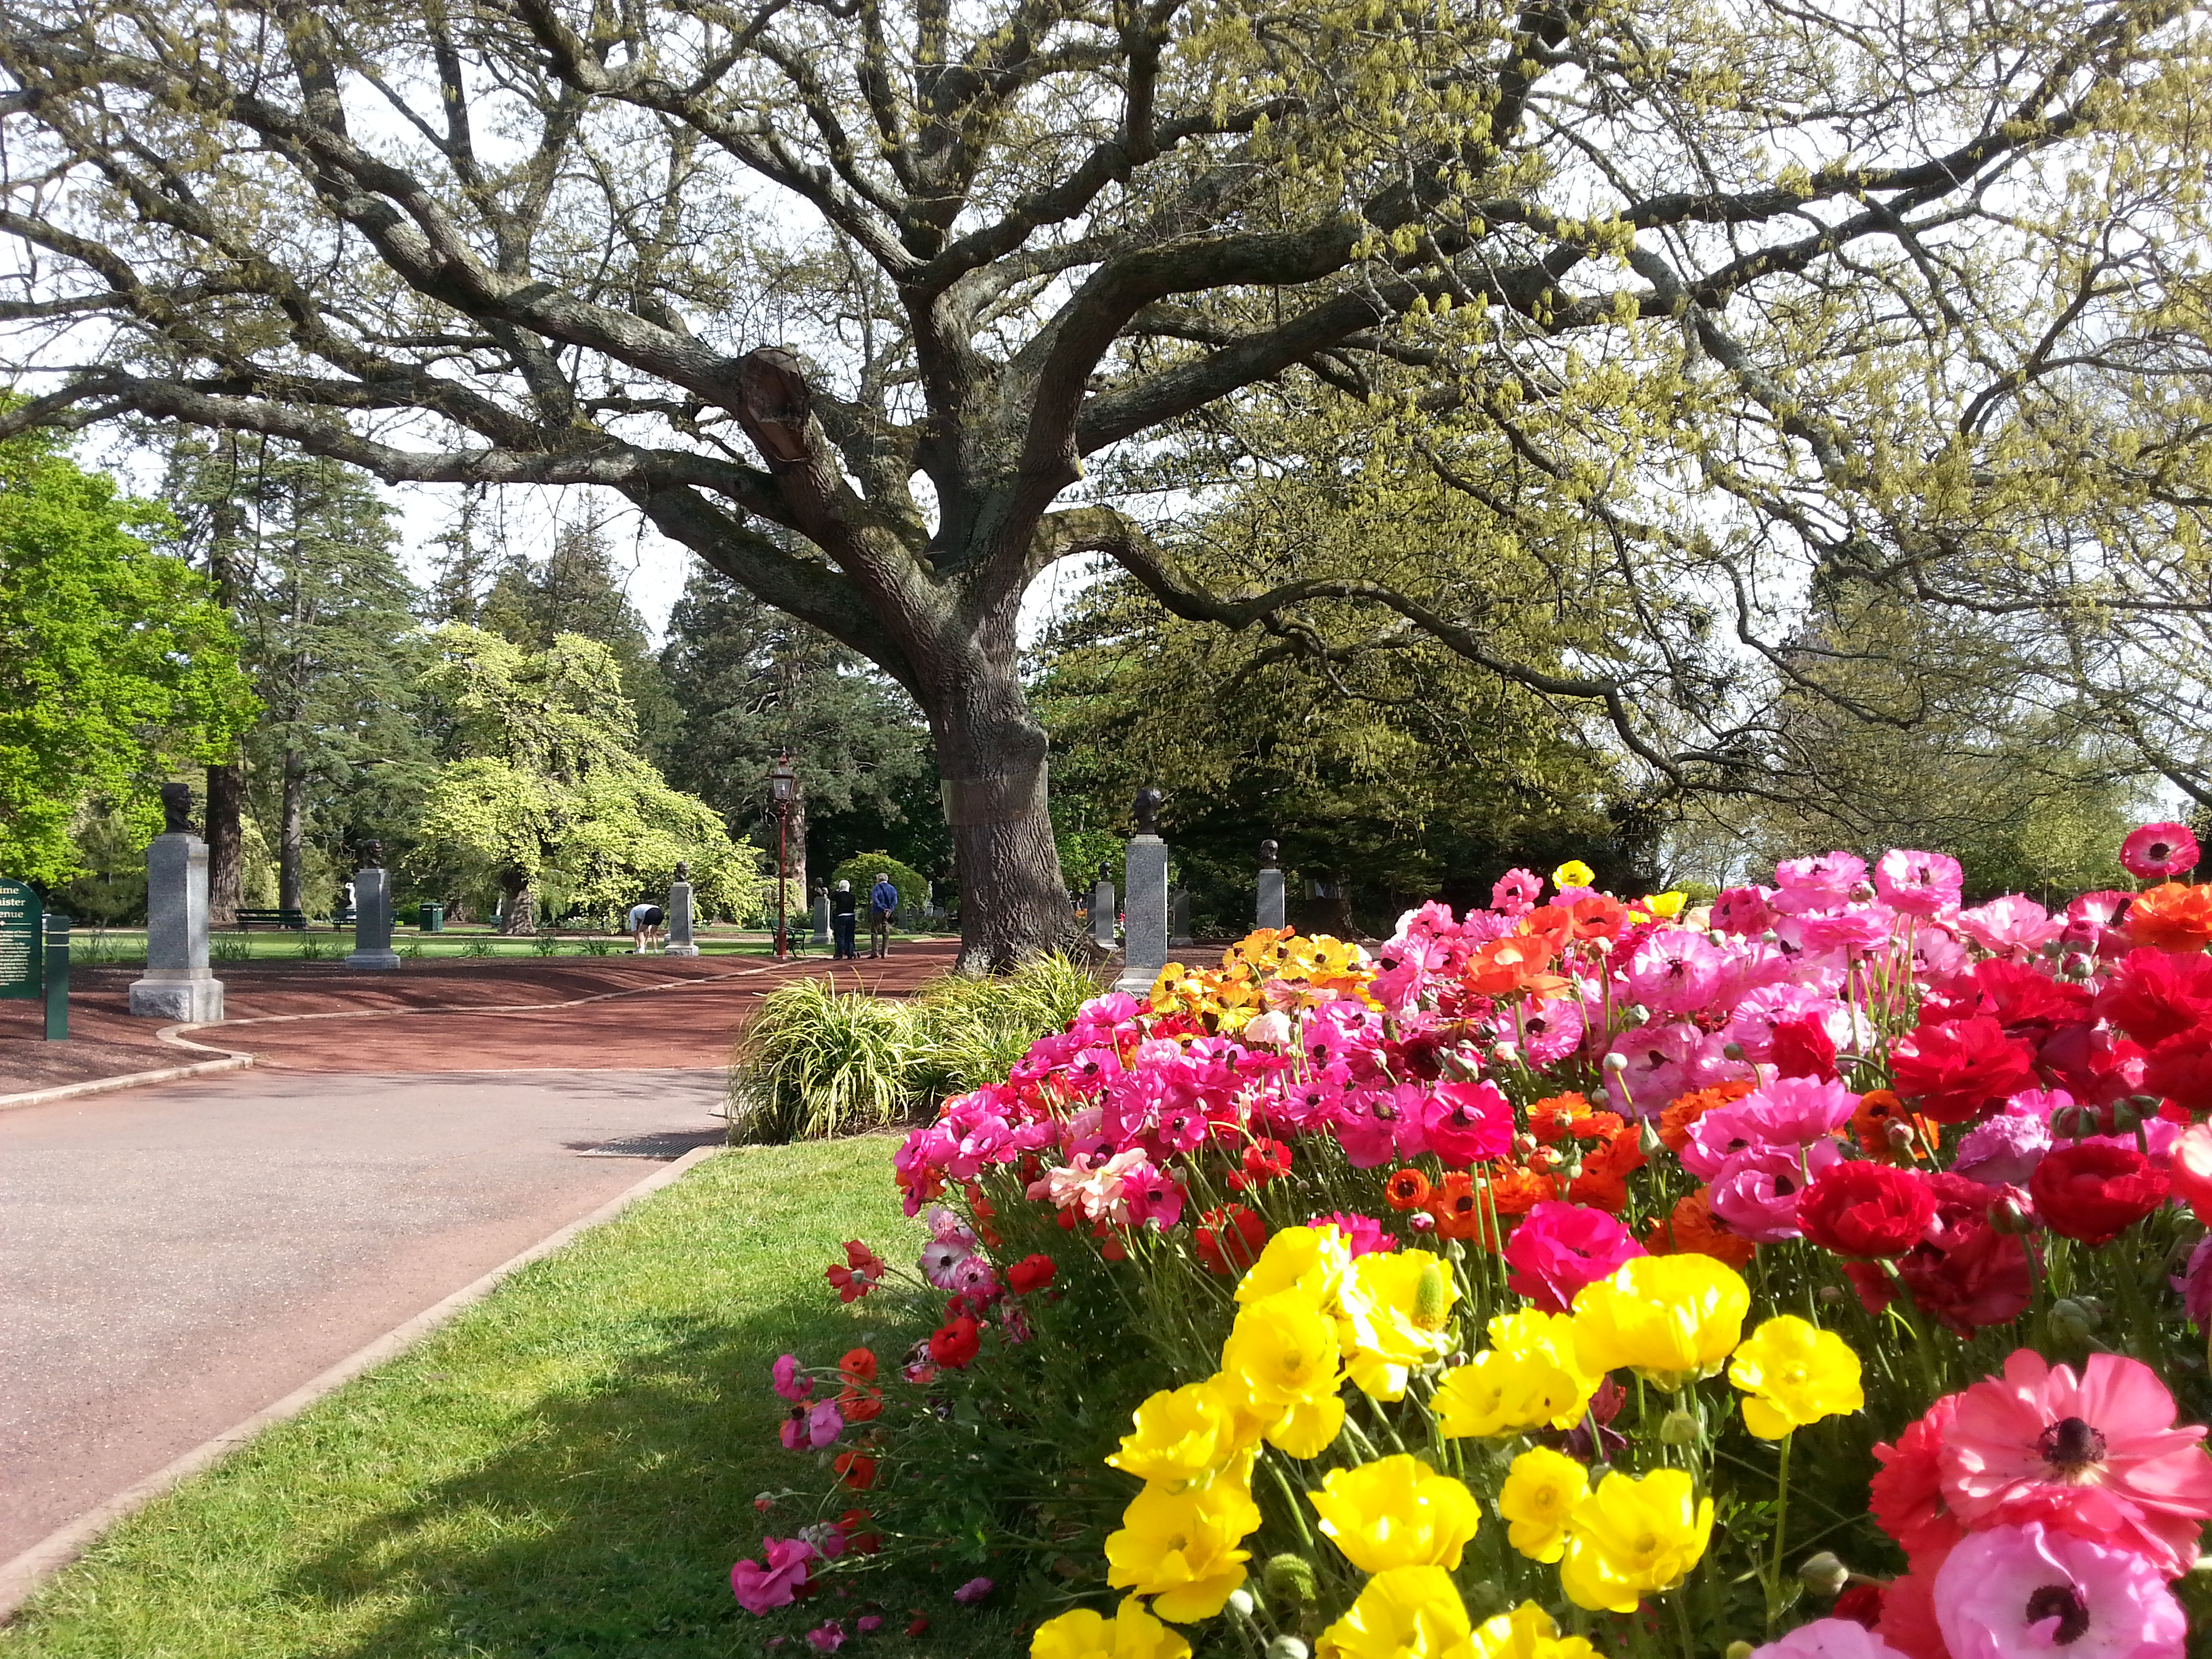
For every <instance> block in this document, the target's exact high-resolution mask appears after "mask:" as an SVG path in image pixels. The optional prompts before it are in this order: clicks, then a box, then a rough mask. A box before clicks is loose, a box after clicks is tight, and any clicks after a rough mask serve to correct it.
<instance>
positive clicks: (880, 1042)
mask: <svg viewBox="0 0 2212 1659" xmlns="http://www.w3.org/2000/svg"><path fill="white" fill-rule="evenodd" d="M1099 989H1100V987H1099V984H1098V981H1097V979H1095V978H1094V977H1093V976H1092V975H1091V973H1090V971H1089V970H1088V969H1085V968H1084V967H1082V966H1080V965H1079V964H1077V963H1071V962H1069V961H1068V960H1067V959H1066V958H1065V957H1054V956H1046V957H1036V958H1034V959H1032V960H1030V961H1029V962H1026V963H1023V964H1022V965H1021V966H1020V967H1019V968H1018V969H1015V970H1014V971H1013V972H1012V973H1011V974H1009V975H1006V976H1004V977H1002V978H969V977H968V976H966V975H958V974H953V975H946V976H945V978H943V979H940V980H938V981H934V982H933V983H932V984H930V985H928V986H926V987H923V988H922V989H921V991H919V992H918V993H916V994H915V996H914V997H913V998H912V999H910V1000H903V1001H901V1000H891V999H890V998H885V997H877V996H871V995H869V994H867V993H866V992H864V991H841V990H839V989H838V988H837V985H836V980H835V979H834V978H833V977H829V976H823V977H809V978H806V979H802V980H796V981H793V982H792V983H791V984H788V985H786V986H782V987H778V988H777V989H776V990H775V991H772V992H770V993H769V995H768V997H767V998H766V999H765V1000H763V1002H762V1004H761V1008H760V1012H758V1013H757V1014H755V1015H754V1016H753V1018H752V1021H751V1023H750V1024H748V1025H747V1026H746V1027H745V1030H744V1035H743V1036H740V1037H739V1038H738V1051H737V1054H736V1056H735V1058H734V1060H733V1062H732V1066H731V1071H730V1107H731V1121H732V1125H733V1126H734V1127H733V1128H732V1133H733V1135H734V1136H735V1137H736V1138H737V1139H740V1140H745V1141H760V1142H779V1141H787V1140H811V1139H821V1138H823V1137H825V1136H829V1135H842V1134H856V1133H863V1132H865V1131H866V1130H869V1129H878V1128H882V1127H885V1126H887V1125H889V1124H893V1123H898V1122H902V1121H906V1120H908V1119H909V1118H912V1117H914V1116H916V1115H919V1114H921V1113H923V1112H927V1111H928V1110H930V1109H933V1108H934V1107H935V1105H936V1104H937V1103H939V1101H941V1100H943V1099H944V1098H945V1097H946V1096H948V1095H954V1094H964V1093H967V1092H968V1091H970V1090H974V1089H980V1088H981V1087H982V1086H983V1085H985V1084H987V1083H991V1082H997V1081H1003V1080H1004V1079H1005V1078H1006V1070H1007V1068H1008V1067H1009V1066H1012V1064H1013V1063H1014V1061H1016V1060H1019V1059H1020V1058H1021V1057H1022V1055H1023V1054H1026V1053H1027V1052H1028V1051H1029V1047H1030V1044H1031V1043H1032V1042H1036V1039H1037V1038H1038V1037H1040V1036H1043V1035H1044V1034H1045V1033H1047V1032H1048V1031H1056V1030H1062V1029H1064V1028H1065V1027H1066V1024H1067V1022H1068V1021H1069V1020H1070V1019H1072V1018H1073V1017H1074V1014H1075V1011H1076V1009H1077V1008H1078V1007H1079V1006H1082V1004H1083V1003H1084V1002H1085V1001H1086V1000H1088V999H1090V998H1091V997H1094V996H1097V994H1098V992H1099Z"/></svg>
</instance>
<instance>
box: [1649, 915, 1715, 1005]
mask: <svg viewBox="0 0 2212 1659" xmlns="http://www.w3.org/2000/svg"><path fill="white" fill-rule="evenodd" d="M1728 966H1729V959H1728V957H1726V956H1725V955H1724V954H1723V952H1722V951H1721V949H1720V947H1719V946H1718V945H1715V944H1714V943H1713V942H1712V941H1711V939H1707V938H1706V937H1705V935H1704V934H1703V933H1692V932H1691V931H1690V930H1689V929H1688V928H1686V927H1669V928H1667V929H1665V930H1663V931H1662V932H1660V933H1653V934H1652V935H1651V936H1650V938H1648V939H1645V940H1644V943H1643V944H1641V945H1638V946H1637V947H1636V953H1635V955H1633V956H1632V957H1629V959H1628V994H1629V995H1630V996H1632V997H1633V998H1634V999H1635V1000H1637V1001H1638V1002H1640V1003H1642V1004H1643V1005H1644V1006H1645V1007H1647V1008H1649V1009H1650V1010H1651V1011H1652V1012H1654V1013H1660V1014H1693V1013H1696V1012H1699V1010H1700V1009H1702V1008H1705V1006H1708V1005H1709V1004H1711V1001H1712V1000H1713V994H1714V993H1715V992H1716V991H1717V990H1718V989H1719V987H1720V983H1721V981H1722V979H1723V977H1724V976H1725V975H1726V974H1727V972H1728Z"/></svg>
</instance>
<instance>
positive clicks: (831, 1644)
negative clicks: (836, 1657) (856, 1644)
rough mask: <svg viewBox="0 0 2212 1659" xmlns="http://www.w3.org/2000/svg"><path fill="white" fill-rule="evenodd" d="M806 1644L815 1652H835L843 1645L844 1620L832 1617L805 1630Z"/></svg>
mask: <svg viewBox="0 0 2212 1659" xmlns="http://www.w3.org/2000/svg"><path fill="white" fill-rule="evenodd" d="M806 1640H807V1644H808V1645H810V1646H811V1647H812V1648H813V1650H815V1652H817V1653H835V1652H836V1651H837V1650H838V1649H839V1648H842V1647H843V1646H844V1645H845V1621H844V1620H842V1619H832V1620H829V1621H828V1622H827V1623H826V1624H821V1625H817V1626H815V1627H814V1628H813V1629H812V1630H811V1631H809V1632H806Z"/></svg>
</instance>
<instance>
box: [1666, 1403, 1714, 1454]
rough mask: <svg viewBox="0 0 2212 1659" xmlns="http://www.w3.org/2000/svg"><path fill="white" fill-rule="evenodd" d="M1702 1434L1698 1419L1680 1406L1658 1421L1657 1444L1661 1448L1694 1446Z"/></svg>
mask: <svg viewBox="0 0 2212 1659" xmlns="http://www.w3.org/2000/svg"><path fill="white" fill-rule="evenodd" d="M1703 1432H1704V1431H1703V1430H1702V1429H1700V1428H1699V1424H1698V1419H1696V1418H1695V1417H1694V1416H1692V1414H1691V1413H1688V1412H1686V1411H1684V1410H1683V1409H1682V1408H1681V1407H1680V1406H1677V1407H1674V1410H1673V1411H1671V1412H1668V1413H1667V1415H1666V1416H1664V1417H1662V1418H1661V1419H1659V1443H1660V1444H1662V1445H1663V1446H1694V1445H1696V1444H1697V1443H1698V1441H1699V1437H1700V1436H1701V1435H1702V1434H1703Z"/></svg>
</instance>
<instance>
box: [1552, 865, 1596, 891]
mask: <svg viewBox="0 0 2212 1659" xmlns="http://www.w3.org/2000/svg"><path fill="white" fill-rule="evenodd" d="M1596 879H1597V872H1596V871H1595V870H1593V869H1591V868H1590V867H1589V866H1588V865H1587V864H1584V863H1583V861H1582V860H1580V859H1569V860H1567V861H1566V862H1565V864H1563V865H1561V866H1559V868H1558V869H1556V870H1554V871H1553V872H1552V885H1553V886H1554V887H1587V886H1589V884H1591V883H1592V882H1594V881H1595V880H1596Z"/></svg>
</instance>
